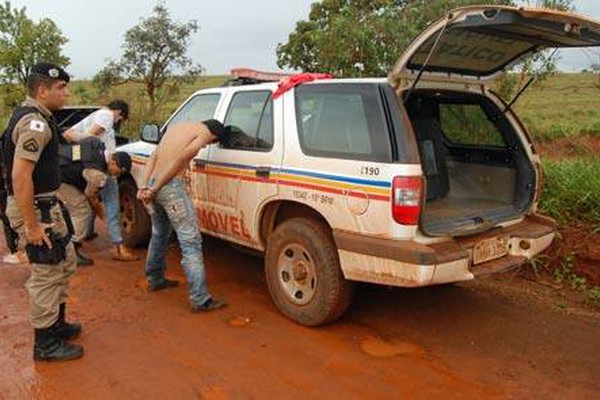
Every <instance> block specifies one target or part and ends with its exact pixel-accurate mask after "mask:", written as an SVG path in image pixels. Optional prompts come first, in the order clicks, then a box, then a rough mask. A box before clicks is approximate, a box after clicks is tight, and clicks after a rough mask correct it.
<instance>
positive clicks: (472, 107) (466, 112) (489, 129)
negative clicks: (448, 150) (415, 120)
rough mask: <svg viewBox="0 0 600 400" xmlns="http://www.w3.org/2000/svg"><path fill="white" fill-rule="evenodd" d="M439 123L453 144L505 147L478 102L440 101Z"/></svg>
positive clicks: (501, 138) (498, 131) (494, 126)
mask: <svg viewBox="0 0 600 400" xmlns="http://www.w3.org/2000/svg"><path fill="white" fill-rule="evenodd" d="M439 112H440V125H441V128H442V131H443V132H444V136H446V139H447V140H448V141H449V142H450V143H453V144H458V145H473V146H495V147H506V143H505V142H504V138H503V136H502V134H501V133H500V130H499V129H498V127H497V126H496V125H495V124H494V123H493V122H492V121H491V120H490V119H489V118H488V116H487V114H486V113H485V111H484V110H483V109H482V108H481V106H480V105H479V104H463V103H441V104H440V105H439Z"/></svg>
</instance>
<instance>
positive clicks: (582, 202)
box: [540, 158, 600, 227]
mask: <svg viewBox="0 0 600 400" xmlns="http://www.w3.org/2000/svg"><path fill="white" fill-rule="evenodd" d="M543 169H544V182H543V188H542V195H541V198H540V209H541V211H542V212H543V213H544V214H546V215H549V216H551V217H553V218H555V219H556V220H557V222H558V223H559V224H560V225H567V224H570V223H573V222H583V223H586V224H590V225H591V226H594V227H600V160H597V159H596V160H592V159H582V158H573V159H563V160H560V161H551V160H546V161H543Z"/></svg>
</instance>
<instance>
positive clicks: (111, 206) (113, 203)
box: [63, 100, 139, 261]
mask: <svg viewBox="0 0 600 400" xmlns="http://www.w3.org/2000/svg"><path fill="white" fill-rule="evenodd" d="M128 117H129V105H128V104H127V103H126V102H124V101H123V100H115V101H112V102H110V103H109V104H108V105H107V106H106V107H103V108H101V109H100V110H97V111H95V112H93V113H92V114H90V115H88V116H87V117H86V118H84V119H83V120H81V121H80V122H78V123H77V124H75V125H73V126H72V127H71V128H70V129H68V130H67V131H66V132H65V133H64V134H63V136H64V137H65V139H67V140H68V141H71V142H79V141H81V140H83V139H85V138H87V137H91V136H96V137H98V138H100V140H102V142H103V143H104V145H105V147H106V151H107V152H109V153H114V152H115V151H116V148H117V144H116V139H115V130H114V127H115V126H116V125H118V124H119V123H120V122H122V121H125V120H127V118H128ZM100 195H101V196H102V201H103V202H104V207H105V209H106V223H107V227H108V234H109V236H110V239H111V241H112V242H113V244H114V248H113V250H112V251H111V255H112V258H113V259H114V260H119V261H136V260H138V259H139V257H138V256H137V255H135V254H134V253H133V252H132V251H131V250H129V249H127V248H126V247H125V246H124V245H123V237H122V236H121V227H120V224H119V210H120V206H119V184H118V182H117V179H116V178H115V177H110V178H108V179H107V180H106V183H105V185H104V187H103V188H102V190H101V191H100Z"/></svg>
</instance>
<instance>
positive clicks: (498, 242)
mask: <svg viewBox="0 0 600 400" xmlns="http://www.w3.org/2000/svg"><path fill="white" fill-rule="evenodd" d="M507 253H508V238H507V237H499V238H492V239H486V240H482V241H481V242H479V243H477V244H476V245H475V247H474V248H473V264H474V265H475V264H481V263H484V262H486V261H490V260H495V259H497V258H500V257H504V256H505V255H506V254H507Z"/></svg>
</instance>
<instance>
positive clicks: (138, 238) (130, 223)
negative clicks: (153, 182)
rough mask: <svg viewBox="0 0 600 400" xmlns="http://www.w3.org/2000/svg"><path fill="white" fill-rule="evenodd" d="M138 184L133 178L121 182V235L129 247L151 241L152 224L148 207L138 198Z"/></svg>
mask: <svg viewBox="0 0 600 400" xmlns="http://www.w3.org/2000/svg"><path fill="white" fill-rule="evenodd" d="M136 195H137V186H136V184H135V182H134V181H133V180H132V179H124V180H122V181H120V182H119V197H120V203H121V235H123V243H124V244H125V246H128V247H143V246H146V245H147V244H148V242H149V241H150V234H151V232H152V224H151V222H150V216H149V215H148V213H147V212H146V208H145V207H144V206H143V204H142V203H141V202H140V201H139V200H138V199H137V198H136Z"/></svg>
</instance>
